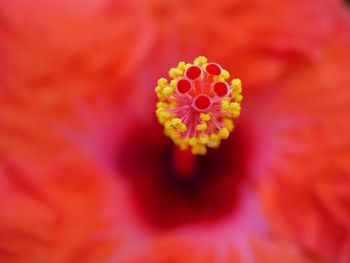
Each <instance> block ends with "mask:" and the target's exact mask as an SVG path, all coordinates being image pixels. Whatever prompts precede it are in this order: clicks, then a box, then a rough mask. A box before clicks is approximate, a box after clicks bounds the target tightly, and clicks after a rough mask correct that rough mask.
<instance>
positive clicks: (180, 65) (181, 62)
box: [177, 61, 186, 71]
mask: <svg viewBox="0 0 350 263" xmlns="http://www.w3.org/2000/svg"><path fill="white" fill-rule="evenodd" d="M177 67H178V69H180V70H182V71H185V69H186V68H185V67H186V63H185V62H183V61H180V62H179V64H178V65H177Z"/></svg>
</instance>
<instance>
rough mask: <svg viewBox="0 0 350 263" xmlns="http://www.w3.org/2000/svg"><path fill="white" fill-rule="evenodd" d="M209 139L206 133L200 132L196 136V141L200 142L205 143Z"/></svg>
mask: <svg viewBox="0 0 350 263" xmlns="http://www.w3.org/2000/svg"><path fill="white" fill-rule="evenodd" d="M208 141H209V136H208V135H206V134H200V135H199V137H198V142H199V143H201V144H207V142H208Z"/></svg>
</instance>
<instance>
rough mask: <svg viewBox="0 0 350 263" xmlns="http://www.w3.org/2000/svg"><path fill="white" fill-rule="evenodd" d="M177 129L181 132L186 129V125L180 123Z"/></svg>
mask: <svg viewBox="0 0 350 263" xmlns="http://www.w3.org/2000/svg"><path fill="white" fill-rule="evenodd" d="M177 129H178V131H179V132H180V133H183V132H185V131H187V126H186V125H185V124H181V125H180V126H179V127H178V128H177Z"/></svg>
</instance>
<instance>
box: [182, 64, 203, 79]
mask: <svg viewBox="0 0 350 263" xmlns="http://www.w3.org/2000/svg"><path fill="white" fill-rule="evenodd" d="M201 74H202V70H201V68H200V67H198V66H191V67H189V68H188V69H187V70H186V72H185V75H186V77H187V78H189V79H192V80H194V79H197V78H198V77H199V76H200V75H201Z"/></svg>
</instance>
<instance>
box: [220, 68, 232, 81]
mask: <svg viewBox="0 0 350 263" xmlns="http://www.w3.org/2000/svg"><path fill="white" fill-rule="evenodd" d="M229 77H230V73H228V71H227V70H224V69H223V70H222V71H221V74H220V76H219V77H218V81H225V80H227V79H228V78H229Z"/></svg>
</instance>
